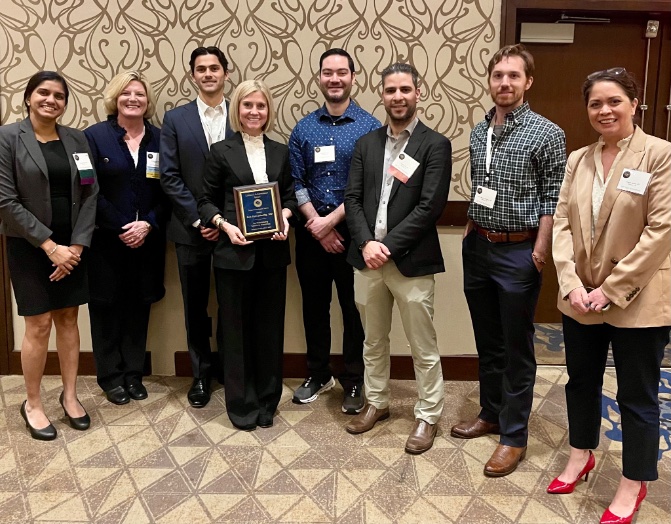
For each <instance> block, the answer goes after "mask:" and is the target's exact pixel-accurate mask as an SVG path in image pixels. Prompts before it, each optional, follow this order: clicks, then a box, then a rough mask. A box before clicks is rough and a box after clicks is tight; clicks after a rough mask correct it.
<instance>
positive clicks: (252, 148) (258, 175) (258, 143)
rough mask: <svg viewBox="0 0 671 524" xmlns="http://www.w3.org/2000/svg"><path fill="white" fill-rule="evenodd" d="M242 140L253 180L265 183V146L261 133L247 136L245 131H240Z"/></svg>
mask: <svg viewBox="0 0 671 524" xmlns="http://www.w3.org/2000/svg"><path fill="white" fill-rule="evenodd" d="M242 141H243V142H244V144H245V151H247V160H248V161H249V166H250V167H251V168H252V173H253V174H254V182H256V183H257V184H265V183H267V182H268V174H267V173H266V148H265V146H264V145H263V135H262V134H261V135H259V136H249V135H248V134H247V133H242Z"/></svg>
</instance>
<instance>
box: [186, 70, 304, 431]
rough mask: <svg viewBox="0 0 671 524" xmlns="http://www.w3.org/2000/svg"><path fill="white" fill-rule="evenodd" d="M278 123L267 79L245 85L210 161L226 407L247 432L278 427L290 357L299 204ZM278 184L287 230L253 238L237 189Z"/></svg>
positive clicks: (207, 190) (202, 204)
mask: <svg viewBox="0 0 671 524" xmlns="http://www.w3.org/2000/svg"><path fill="white" fill-rule="evenodd" d="M273 121H274V108H273V100H272V98H271V96H270V91H269V90H268V87H267V86H266V85H265V84H264V83H263V82H261V81H259V80H247V81H245V82H242V83H241V84H240V85H238V87H237V89H236V90H235V92H234V93H233V97H232V98H231V104H230V122H231V127H232V128H233V130H235V131H237V132H236V134H235V135H234V136H233V137H232V138H230V139H227V140H224V141H222V142H217V143H215V144H213V145H212V148H211V149H210V155H209V157H208V158H207V161H206V162H205V174H204V177H203V179H204V183H203V196H202V197H201V198H200V200H199V203H198V210H199V212H200V216H201V220H202V221H203V222H211V223H212V224H214V225H215V226H217V227H218V228H219V229H220V230H221V231H223V232H224V233H225V234H223V235H219V243H218V244H217V247H216V248H215V251H214V277H215V282H216V288H217V300H218V302H219V312H220V315H219V322H220V323H221V325H222V328H223V329H220V330H217V332H218V333H221V338H222V340H219V347H223V356H224V374H225V380H224V383H225V392H226V409H227V412H228V417H229V418H230V420H231V422H232V423H233V425H234V426H235V427H237V428H239V429H243V430H248V431H250V430H253V429H255V428H256V426H257V425H258V426H261V427H270V426H272V425H273V417H274V416H275V411H276V410H277V405H278V404H279V401H280V397H281V395H282V352H283V348H284V310H285V301H286V284H287V266H288V265H289V264H290V263H291V255H290V251H289V243H288V242H287V234H288V232H289V222H288V221H289V219H290V218H291V217H293V216H296V213H297V204H296V195H295V194H294V186H293V177H292V176H291V168H290V166H289V149H288V148H287V146H285V145H284V144H280V143H278V142H275V141H274V140H270V139H269V138H268V137H267V136H266V135H265V133H266V132H267V131H269V130H270V129H272V126H273ZM265 182H277V183H278V185H279V191H280V199H281V205H282V216H283V222H284V224H283V225H282V231H281V232H278V233H275V234H274V236H273V237H272V238H271V239H265V240H254V241H249V240H246V239H245V237H244V236H243V234H242V232H241V231H240V228H239V227H238V225H239V224H238V222H237V218H236V212H235V204H234V201H233V198H234V196H233V195H234V194H233V188H234V187H236V186H245V185H251V184H260V183H265Z"/></svg>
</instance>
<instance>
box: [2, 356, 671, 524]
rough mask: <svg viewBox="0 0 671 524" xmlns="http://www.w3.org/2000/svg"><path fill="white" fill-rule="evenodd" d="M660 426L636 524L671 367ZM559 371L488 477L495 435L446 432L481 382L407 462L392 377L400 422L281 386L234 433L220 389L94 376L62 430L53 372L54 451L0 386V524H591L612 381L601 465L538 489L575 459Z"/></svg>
mask: <svg viewBox="0 0 671 524" xmlns="http://www.w3.org/2000/svg"><path fill="white" fill-rule="evenodd" d="M664 375H665V376H664V384H663V391H662V393H663V396H664V399H665V400H664V407H663V409H664V414H663V417H665V418H666V423H665V424H666V426H665V428H664V430H663V433H664V434H663V437H662V440H660V463H659V465H660V468H659V469H660V479H659V480H658V481H657V482H654V483H652V484H651V486H650V493H649V495H648V498H647V499H646V500H645V502H644V503H643V505H642V507H641V511H640V513H639V516H638V524H645V523H662V522H664V523H667V522H669V518H670V517H671V497H670V494H671V453H670V452H669V449H670V448H671V439H670V438H669V434H670V431H669V426H670V425H671V422H670V421H669V419H671V373H669V372H665V373H664ZM565 381H566V373H565V371H564V370H563V369H562V368H553V367H543V368H540V370H539V373H538V379H537V384H536V398H535V402H534V411H533V414H532V417H531V421H530V433H531V439H530V443H529V452H528V454H527V459H526V460H525V461H524V462H522V464H521V465H520V467H519V468H518V470H517V471H516V472H515V473H513V474H512V475H509V476H508V477H504V478H499V479H489V478H485V477H484V476H483V474H482V468H483V465H484V463H485V462H486V460H487V459H488V458H489V456H490V454H491V452H492V451H493V449H494V447H495V446H496V440H495V439H494V438H487V437H486V438H481V439H477V440H471V441H465V440H457V439H453V438H451V437H450V436H449V427H450V425H451V424H453V423H454V422H456V421H458V420H460V419H463V418H466V417H470V416H473V415H475V414H476V413H477V409H478V408H477V401H478V386H477V383H474V382H446V383H445V387H446V391H447V394H448V402H447V403H446V409H445V413H444V415H443V418H442V421H441V423H440V431H439V436H438V438H437V439H436V443H435V445H434V447H433V449H431V450H430V451H428V452H427V453H425V454H423V455H420V456H410V455H407V454H405V453H404V451H403V446H404V442H405V439H406V437H407V434H408V432H409V430H410V427H411V424H412V405H413V404H414V399H415V384H414V382H412V381H393V397H394V400H393V404H392V406H391V411H392V417H391V418H390V419H389V420H387V421H384V422H381V423H379V424H378V425H377V426H376V427H375V428H374V429H373V430H372V431H371V432H369V433H366V434H363V435H358V436H352V435H349V434H347V433H346V432H345V431H344V430H343V426H344V424H345V423H346V422H347V420H348V418H347V416H346V415H343V414H342V413H341V412H340V402H341V394H342V390H333V391H331V392H329V393H327V394H325V395H322V397H320V398H319V399H318V400H317V402H315V403H313V404H312V405H306V406H297V405H294V404H292V403H291V393H292V389H293V388H295V387H297V386H298V385H299V384H300V381H299V380H288V381H286V384H285V391H284V397H283V400H282V403H281V405H280V411H279V415H278V417H277V418H276V423H275V426H274V427H272V428H268V429H257V430H256V431H254V432H249V433H247V432H240V431H236V430H235V429H233V427H232V426H231V424H230V422H229V421H228V418H227V417H226V414H225V413H224V404H223V390H222V389H218V390H217V392H216V393H215V395H214V396H213V399H212V401H211V403H210V404H209V405H208V406H207V408H205V409H201V410H195V409H192V408H190V407H187V405H186V404H187V403H186V398H185V397H186V391H187V389H188V387H189V383H190V381H189V380H188V379H180V378H175V377H148V378H147V379H146V384H147V387H148V389H149V392H150V396H149V399H147V400H145V401H141V402H131V403H130V404H128V405H126V406H113V405H111V404H109V403H108V402H106V401H105V400H104V398H103V396H102V395H101V393H100V390H99V389H98V386H97V385H96V383H95V380H94V378H93V377H83V378H82V379H81V385H80V399H81V401H82V403H83V405H84V406H85V407H86V409H87V410H88V411H89V413H90V414H91V416H92V428H91V429H90V430H88V431H85V432H77V431H74V430H72V429H71V428H69V427H68V426H66V425H65V423H64V421H63V419H62V411H61V410H60V406H58V395H59V393H60V390H61V386H60V381H59V379H58V377H46V378H45V379H44V395H45V397H44V398H45V399H46V406H47V410H48V413H49V414H50V415H51V417H52V421H53V422H54V424H55V426H56V428H57V430H58V433H59V435H58V439H57V440H56V441H53V442H38V441H35V440H32V439H31V438H30V437H29V435H28V432H27V430H26V428H25V427H24V424H23V420H22V419H21V418H20V416H19V406H20V403H21V402H22V401H23V399H24V398H25V390H24V386H23V378H22V377H20V376H8V377H2V378H0V396H1V399H2V404H1V406H0V522H1V523H10V522H11V523H28V522H34V523H56V522H59V523H61V524H62V523H64V522H67V523H80V522H82V523H83V522H90V523H93V522H95V523H100V524H103V523H109V524H120V523H128V524H144V523H154V522H156V523H165V524H168V523H180V524H181V523H184V522H187V523H198V524H206V523H210V522H228V523H274V522H286V523H299V522H300V523H321V522H325V523H352V524H355V523H357V524H358V523H366V524H373V523H376V524H377V523H392V522H398V523H422V524H426V523H448V522H454V523H460V524H476V523H477V524H483V523H487V524H489V523H538V524H540V523H543V524H551V523H593V522H597V521H598V519H599V517H600V515H601V513H602V512H603V510H604V508H605V507H606V506H607V505H608V503H609V502H610V499H611V498H612V495H613V493H614V492H615V488H616V483H617V479H618V476H619V470H620V457H621V452H620V449H621V444H620V442H619V441H618V439H619V438H620V433H619V426H618V419H619V416H618V412H617V407H616V406H615V405H614V403H613V402H612V398H614V394H615V382H614V376H613V375H612V373H611V372H609V373H608V375H607V377H606V394H607V396H608V400H607V402H605V403H604V420H603V427H602V429H603V433H604V434H605V435H609V436H610V437H611V438H612V439H613V440H611V439H610V438H605V437H604V438H602V440H601V445H600V447H599V449H598V450H597V451H596V453H595V455H596V461H597V465H596V470H595V471H594V472H592V475H591V476H590V479H589V483H588V484H585V483H580V484H579V486H578V487H577V489H576V492H575V493H574V494H572V495H565V496H551V495H547V494H546V493H545V487H546V486H547V484H548V483H549V481H550V480H551V479H552V478H553V477H554V476H555V475H556V474H558V472H559V470H560V469H561V467H562V465H563V463H564V461H565V457H566V452H567V444H566V413H565V407H564V390H563V384H564V383H565Z"/></svg>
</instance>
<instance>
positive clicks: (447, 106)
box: [0, 0, 501, 199]
mask: <svg viewBox="0 0 671 524" xmlns="http://www.w3.org/2000/svg"><path fill="white" fill-rule="evenodd" d="M2 4H3V6H2V12H0V118H1V121H2V122H3V123H7V122H13V121H16V120H20V119H21V118H23V101H22V100H21V98H22V93H23V90H24V88H25V84H26V81H27V79H28V78H29V77H30V76H31V75H32V74H33V73H34V72H35V71H37V70H40V69H55V70H58V71H60V72H61V73H62V74H63V75H64V76H65V77H66V78H67V80H68V82H69V85H70V89H71V96H70V103H69V105H68V110H67V112H66V114H65V115H64V117H63V119H62V123H64V124H66V125H71V126H74V127H79V128H82V129H83V128H85V127H87V126H89V125H91V124H93V123H95V122H97V121H99V120H101V119H103V118H104V111H103V107H102V92H103V90H104V88H105V87H106V85H107V82H108V81H109V80H110V79H111V78H112V77H113V76H114V75H115V74H116V73H117V72H119V71H123V70H128V69H139V70H142V71H144V72H145V74H146V75H147V77H148V78H149V79H150V81H151V82H152V85H153V87H154V89H155V91H156V94H157V96H158V101H159V104H158V107H159V110H158V113H157V115H156V117H155V120H156V122H155V123H156V124H157V125H160V121H161V119H162V117H163V113H164V112H165V111H166V110H168V109H171V108H172V107H175V106H176V105H180V104H183V103H185V102H186V101H188V100H191V99H192V98H193V97H194V96H195V93H196V91H195V88H194V86H193V84H192V82H191V80H190V76H189V71H188V66H187V62H188V58H189V55H190V53H191V51H192V49H193V48H194V47H196V46H198V45H218V46H219V47H220V48H221V49H222V50H224V52H225V54H226V56H227V57H228V58H229V61H230V62H231V63H232V67H231V76H230V82H229V83H228V85H227V90H226V93H227V96H229V95H230V94H231V92H232V91H233V89H234V87H235V85H237V84H238V83H239V82H240V81H241V80H243V79H249V78H262V79H264V80H265V81H266V82H267V83H268V85H269V86H271V88H272V93H273V96H274V98H275V102H276V106H277V109H278V123H277V126H276V130H275V134H276V135H277V136H276V138H278V139H279V140H281V141H286V140H287V139H288V136H289V134H290V132H291V129H292V128H293V126H294V124H295V123H296V121H297V120H299V119H300V118H301V117H303V116H304V115H305V114H307V113H308V112H310V111H312V110H314V109H316V108H317V107H318V106H319V105H320V104H321V103H322V100H321V93H320V92H319V90H318V86H317V78H316V76H315V71H316V69H317V67H318V63H317V62H318V59H319V55H320V54H321V53H322V52H323V51H324V50H325V49H328V48H330V47H343V48H345V49H347V50H348V51H349V52H350V53H351V54H352V55H353V57H354V58H355V62H356V63H357V76H356V81H357V86H356V87H355V89H354V91H353V95H354V97H355V98H356V100H357V101H358V102H359V104H360V105H362V106H363V107H364V108H365V109H367V110H369V111H371V112H372V113H373V114H374V115H375V116H377V117H378V118H379V119H380V120H382V121H384V120H385V113H384V108H383V107H382V104H381V101H380V96H379V93H380V76H379V73H380V71H381V70H382V69H383V68H384V67H386V66H387V65H389V64H390V63H392V62H394V61H397V60H401V61H410V62H411V63H413V64H414V65H415V67H416V68H417V69H418V70H419V72H420V75H421V76H422V78H423V79H424V81H425V83H424V84H423V85H422V86H421V89H422V95H421V102H420V117H421V118H422V119H423V121H424V122H425V123H426V124H427V125H429V126H430V127H433V128H434V129H435V130H436V131H438V132H440V133H443V134H445V135H446V136H448V137H449V138H450V139H452V141H453V147H454V154H453V160H454V175H453V187H452V191H451V193H450V198H451V199H463V198H468V197H467V196H465V195H469V194H470V189H469V180H468V176H467V168H468V135H469V132H470V130H471V128H472V127H473V125H474V124H475V123H476V122H477V121H479V120H481V119H482V118H483V114H484V111H485V110H486V109H487V108H488V107H489V106H490V105H491V100H490V98H489V95H488V93H487V91H486V87H487V83H486V66H487V62H488V60H489V57H490V56H491V55H492V53H493V51H494V50H496V49H497V48H498V42H499V38H498V34H499V20H500V9H501V1H500V0H443V1H439V0H142V1H140V0H3V1H2Z"/></svg>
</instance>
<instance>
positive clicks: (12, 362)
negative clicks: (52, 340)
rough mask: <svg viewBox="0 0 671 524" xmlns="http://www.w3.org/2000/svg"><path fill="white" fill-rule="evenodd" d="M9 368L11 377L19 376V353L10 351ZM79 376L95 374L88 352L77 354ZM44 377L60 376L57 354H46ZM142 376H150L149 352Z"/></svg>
mask: <svg viewBox="0 0 671 524" xmlns="http://www.w3.org/2000/svg"><path fill="white" fill-rule="evenodd" d="M9 368H10V371H9V372H10V374H11V375H21V374H23V373H22V371H21V352H20V351H12V352H11V353H10V354H9ZM78 373H79V374H80V375H93V376H95V374H96V363H95V360H94V358H93V353H92V352H90V351H82V352H81V353H79V370H78ZM44 374H45V375H60V374H61V366H60V364H59V362H58V353H56V352H55V351H49V352H48V353H47V363H46V365H45V366H44ZM144 374H145V375H151V351H147V353H146V355H145V358H144Z"/></svg>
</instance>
